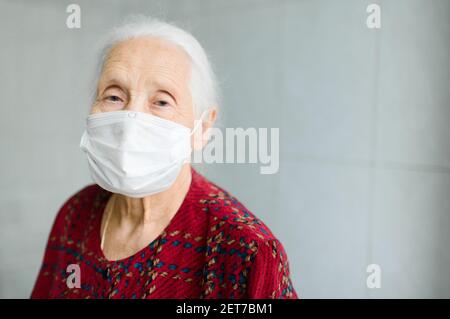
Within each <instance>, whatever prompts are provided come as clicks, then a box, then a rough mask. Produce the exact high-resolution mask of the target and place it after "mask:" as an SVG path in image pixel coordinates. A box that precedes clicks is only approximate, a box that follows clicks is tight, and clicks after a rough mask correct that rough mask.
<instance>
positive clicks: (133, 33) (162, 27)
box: [97, 15, 218, 116]
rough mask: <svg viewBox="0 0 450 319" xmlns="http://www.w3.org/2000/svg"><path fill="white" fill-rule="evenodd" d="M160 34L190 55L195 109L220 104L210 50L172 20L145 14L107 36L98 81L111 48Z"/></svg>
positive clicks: (158, 36) (191, 89) (198, 113)
mask: <svg viewBox="0 0 450 319" xmlns="http://www.w3.org/2000/svg"><path fill="white" fill-rule="evenodd" d="M147 36H149V37H157V38H160V39H163V40H166V41H168V42H171V43H173V44H175V45H177V46H179V47H180V48H181V49H182V50H184V51H185V52H186V54H187V55H188V56H189V58H190V60H191V63H192V67H191V79H190V91H191V95H192V100H193V103H194V110H195V112H196V113H197V116H199V115H200V114H201V113H202V112H204V111H205V110H206V109H208V108H209V107H211V106H217V104H218V89H217V81H216V77H215V75H214V72H213V70H212V67H211V64H210V62H209V59H208V57H207V55H206V52H205V51H204V49H203V48H202V46H201V45H200V43H199V42H198V41H197V39H195V38H194V36H193V35H191V34H190V33H189V32H187V31H185V30H183V29H181V28H179V27H177V26H175V25H174V24H172V23H167V22H163V21H161V20H158V19H155V18H151V17H145V16H141V15H138V16H131V17H129V18H128V19H127V20H126V21H125V23H124V24H122V25H120V26H118V27H115V28H114V29H113V30H112V32H111V34H110V35H109V36H108V38H107V40H106V44H105V45H104V47H103V49H102V51H101V56H100V61H99V65H98V70H97V81H98V79H99V77H100V74H101V71H102V69H103V66H104V63H105V60H106V58H107V56H108V54H109V53H110V51H111V49H112V48H113V47H114V46H115V45H117V44H118V43H120V42H122V41H125V40H128V39H132V38H138V37H147Z"/></svg>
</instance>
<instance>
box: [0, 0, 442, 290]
mask: <svg viewBox="0 0 450 319" xmlns="http://www.w3.org/2000/svg"><path fill="white" fill-rule="evenodd" d="M73 2H75V3H78V4H80V5H81V8H82V28H81V29H80V30H68V29H67V28H66V27H65V19H66V16H67V14H66V12H65V6H66V4H65V3H64V2H61V1H50V0H46V1H39V4H37V2H36V3H35V2H32V1H25V0H19V1H14V2H13V1H6V0H0V44H1V49H0V70H1V72H2V76H0V87H1V93H2V102H3V103H2V107H1V116H0V132H1V133H2V134H1V135H0V141H1V146H2V151H1V157H0V164H1V165H0V176H1V179H0V190H1V191H0V297H28V296H29V293H30V290H31V287H32V285H33V282H34V279H35V276H36V273H37V270H38V267H39V264H40V262H41V258H42V253H43V249H44V245H45V241H46V237H47V235H48V231H49V229H50V226H51V223H52V221H53V218H54V215H55V214H56V212H57V210H58V208H59V207H60V206H61V205H62V203H63V202H64V200H65V199H66V198H67V197H68V196H69V195H70V194H72V193H74V192H75V191H76V190H77V189H79V188H81V187H82V186H84V185H85V184H87V183H90V179H89V175H88V170H87V166H86V163H85V159H84V157H83V154H81V152H80V151H79V149H78V143H79V137H80V134H81V131H82V127H83V123H84V117H85V115H86V112H87V110H88V107H89V94H90V91H91V90H92V85H93V83H92V75H93V71H94V66H95V59H94V58H95V53H96V51H95V50H96V49H97V48H98V43H99V40H101V38H102V36H103V35H104V34H105V32H107V31H108V30H109V28H110V27H112V26H113V25H115V24H117V23H119V22H120V21H121V20H122V18H123V17H125V16H126V15H128V14H132V13H143V14H148V15H156V16H159V17H165V18H167V19H168V20H170V21H175V22H178V24H179V25H180V26H183V27H186V28H187V29H189V30H191V31H192V32H193V33H194V35H195V36H197V38H198V39H199V40H200V42H201V43H202V44H203V45H204V47H205V48H206V50H207V51H208V53H209V55H210V56H211V58H212V61H213V63H214V65H215V68H216V71H217V74H218V77H219V80H220V84H221V88H222V95H223V98H222V105H221V107H222V116H221V118H220V121H219V127H222V128H225V127H244V128H247V127H279V128H280V137H281V149H280V152H281V164H280V171H279V173H278V174H276V175H261V174H259V167H258V166H257V165H243V164H236V165H215V166H210V167H202V168H200V170H201V171H204V172H205V173H206V174H207V175H208V176H209V177H210V178H211V179H212V180H213V181H215V182H217V183H218V184H219V185H222V186H224V188H226V189H228V190H229V191H230V192H231V193H233V194H235V195H236V196H237V197H238V198H239V199H240V200H241V201H242V202H243V203H244V204H246V205H247V206H248V207H249V208H250V209H251V210H252V211H253V212H254V213H255V214H256V215H258V216H259V217H261V218H262V219H263V221H265V222H266V224H268V225H269V226H270V227H271V229H272V230H273V232H274V233H275V234H276V235H277V236H278V237H279V238H280V240H281V241H282V242H283V244H284V246H285V248H286V250H287V252H288V256H289V259H290V264H291V271H292V278H293V280H294V285H295V287H296V288H297V290H298V291H299V293H300V295H301V297H305V298H311V297H330V298H334V297H343V298H346V297H357V298H365V297H373V298H380V297H388V298H390V297H450V275H449V274H448V273H447V272H448V271H447V269H449V267H450V253H449V251H448V249H447V247H448V244H449V243H450V235H449V232H448V230H447V229H448V227H449V226H450V215H449V214H450V202H449V194H450V178H449V177H450V129H449V127H450V125H448V123H447V122H448V120H449V119H450V96H449V88H450V85H449V84H450V64H449V60H448V56H450V43H449V39H450V24H449V23H450V22H449V21H450V20H449V19H448V17H449V14H450V3H449V2H448V1H446V0H433V1H428V0H396V1H375V0H374V1H365V0H351V1H350V0H348V1H331V0H328V1H327V0H316V1H313V0H299V1H294V0H277V1H275V0H273V1H272V0H245V1H241V0H233V1H229V0H227V1H219V0H215V1H202V0H188V1H163V0H158V1H144V0H140V1H137V0H133V1H117V0H115V1H106V0H97V1H87V0H83V1H73ZM372 2H378V3H381V7H382V28H381V30H369V29H368V28H367V27H366V25H365V20H366V17H367V13H366V7H367V5H368V4H370V3H372ZM371 263H376V264H379V265H380V266H381V269H382V287H381V288H380V289H376V290H373V289H372V290H371V289H368V288H367V287H366V277H367V273H366V266H367V265H368V264H371Z"/></svg>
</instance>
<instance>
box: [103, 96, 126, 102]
mask: <svg viewBox="0 0 450 319" xmlns="http://www.w3.org/2000/svg"><path fill="white" fill-rule="evenodd" d="M105 100H106V101H108V102H113V103H119V102H123V100H122V99H121V98H120V97H118V96H117V95H109V96H107V97H106V98H105Z"/></svg>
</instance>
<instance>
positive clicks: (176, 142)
mask: <svg viewBox="0 0 450 319" xmlns="http://www.w3.org/2000/svg"><path fill="white" fill-rule="evenodd" d="M202 117H203V114H202ZM202 117H201V118H202ZM198 124H201V121H199V122H198V123H197V125H196V127H195V128H194V129H193V131H192V132H191V130H190V129H189V128H188V127H186V126H183V125H181V124H178V123H175V122H172V121H169V120H165V119H163V118H160V117H157V116H154V115H150V114H146V113H141V112H133V111H114V112H105V113H97V114H92V115H89V116H88V118H87V125H86V131H85V132H84V134H83V136H82V138H81V142H80V147H81V149H82V150H83V151H84V152H85V153H86V155H87V158H88V163H89V168H90V171H91V176H92V178H93V180H94V181H95V182H96V183H97V184H98V185H100V186H101V187H102V188H104V189H106V190H108V191H111V192H113V193H119V194H123V195H126V196H130V197H135V198H140V197H145V196H148V195H152V194H156V193H159V192H162V191H164V190H166V189H168V188H169V187H170V186H171V185H172V184H173V183H174V182H175V180H176V178H177V176H178V174H179V173H180V170H181V168H182V165H183V164H184V163H186V162H188V161H189V160H190V155H191V152H192V148H191V135H192V133H193V132H194V131H195V129H196V128H197V127H198Z"/></svg>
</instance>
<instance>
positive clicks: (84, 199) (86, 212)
mask: <svg viewBox="0 0 450 319" xmlns="http://www.w3.org/2000/svg"><path fill="white" fill-rule="evenodd" d="M107 195H108V192H107V191H105V190H103V189H102V188H101V187H100V186H98V185H96V184H92V185H87V186H85V187H83V188H82V189H80V190H78V191H76V192H75V193H74V194H73V195H71V196H70V197H69V198H68V199H67V200H66V201H65V202H64V204H63V205H62V206H61V208H60V209H59V211H58V213H57V215H56V217H55V220H54V223H53V227H52V230H51V234H50V236H62V235H65V236H68V235H70V234H69V233H70V232H72V231H73V230H75V231H76V230H79V229H82V228H84V227H85V225H84V223H86V222H88V221H89V220H90V218H92V217H91V216H92V214H93V213H97V212H98V209H95V208H98V207H99V206H100V204H101V202H102V201H104V200H105V196H107Z"/></svg>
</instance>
